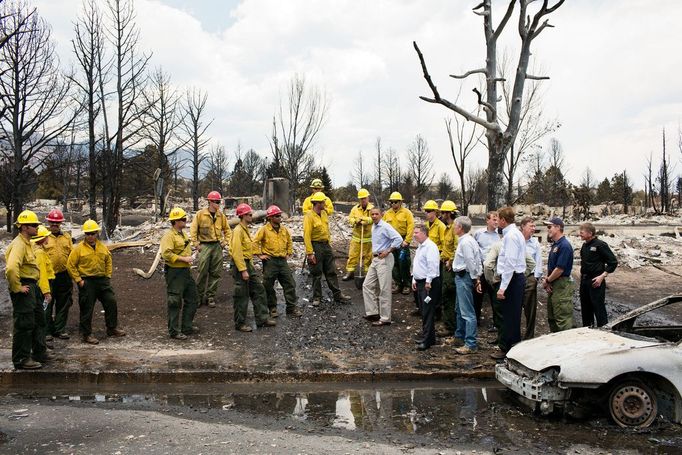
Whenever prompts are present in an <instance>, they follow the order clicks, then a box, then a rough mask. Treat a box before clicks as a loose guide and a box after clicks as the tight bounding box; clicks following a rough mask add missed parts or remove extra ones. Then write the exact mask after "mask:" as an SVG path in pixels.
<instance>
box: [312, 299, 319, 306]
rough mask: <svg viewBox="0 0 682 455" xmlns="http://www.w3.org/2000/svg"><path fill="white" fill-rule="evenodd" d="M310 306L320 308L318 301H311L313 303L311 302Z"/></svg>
mask: <svg viewBox="0 0 682 455" xmlns="http://www.w3.org/2000/svg"><path fill="white" fill-rule="evenodd" d="M311 305H312V306H320V299H313V301H312V302H311Z"/></svg>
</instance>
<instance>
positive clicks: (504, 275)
mask: <svg viewBox="0 0 682 455" xmlns="http://www.w3.org/2000/svg"><path fill="white" fill-rule="evenodd" d="M497 213H498V215H499V219H500V221H499V223H500V227H501V228H502V236H503V237H502V248H501V249H500V256H499V258H498V259H497V273H498V275H500V277H501V279H502V281H501V282H500V289H499V290H498V291H497V296H496V297H497V300H498V301H499V302H500V306H501V307H502V327H503V333H502V336H501V337H500V349H501V350H502V354H501V356H502V355H503V354H506V352H507V351H508V350H509V349H511V348H512V346H514V345H515V344H516V343H518V342H519V341H521V309H522V305H523V292H524V289H525V287H526V275H525V274H524V272H525V271H526V239H524V238H523V234H521V231H519V230H518V228H517V227H516V224H514V216H515V213H514V209H512V208H511V207H504V208H502V209H500V210H499V211H498V212H497ZM501 358H502V357H501Z"/></svg>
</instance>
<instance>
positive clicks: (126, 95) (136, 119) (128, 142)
mask: <svg viewBox="0 0 682 455" xmlns="http://www.w3.org/2000/svg"><path fill="white" fill-rule="evenodd" d="M104 30H105V36H106V38H107V40H108V41H109V43H110V45H111V46H112V56H113V60H112V71H113V82H114V86H115V89H114V93H113V109H112V110H113V111H114V112H115V118H114V119H113V121H111V120H110V119H109V116H108V115H107V112H108V108H107V103H108V98H107V96H106V94H107V87H106V85H107V84H106V82H107V81H106V80H105V74H106V72H105V71H103V69H104V68H105V67H106V62H105V61H104V59H103V56H102V55H101V54H100V56H99V59H98V67H99V68H98V73H99V76H100V78H99V81H98V83H99V84H98V85H99V90H100V99H101V104H102V114H103V125H102V129H103V133H102V134H103V139H104V140H103V144H102V167H103V171H104V173H105V174H104V175H106V178H103V179H102V223H103V224H104V227H105V229H106V232H107V233H108V234H111V233H112V232H113V231H114V229H115V228H116V224H117V222H118V218H119V211H120V208H121V181H122V176H123V163H124V154H125V153H126V152H127V151H128V150H129V149H130V148H131V147H134V146H135V145H136V144H137V143H138V142H139V141H140V140H141V139H142V132H143V131H144V128H145V124H144V121H143V120H144V117H145V115H146V113H147V111H148V109H149V106H148V105H146V104H145V103H144V96H143V93H144V89H145V85H146V83H147V77H146V74H145V73H146V69H147V65H148V63H149V59H150V58H151V55H147V54H144V53H142V54H141V55H140V54H139V52H138V45H139V41H140V30H139V28H138V27H137V25H136V24H135V10H134V8H133V1H132V0H107V23H106V25H105V27H104Z"/></svg>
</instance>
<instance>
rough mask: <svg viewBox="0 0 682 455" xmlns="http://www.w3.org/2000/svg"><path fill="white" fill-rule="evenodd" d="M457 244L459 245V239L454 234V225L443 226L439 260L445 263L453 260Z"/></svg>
mask: <svg viewBox="0 0 682 455" xmlns="http://www.w3.org/2000/svg"><path fill="white" fill-rule="evenodd" d="M457 243H459V237H458V236H457V234H455V223H452V224H451V225H450V226H445V237H444V239H443V251H442V252H441V254H440V258H441V259H443V260H445V261H451V260H453V259H454V258H455V251H457Z"/></svg>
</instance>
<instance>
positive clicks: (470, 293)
mask: <svg viewBox="0 0 682 455" xmlns="http://www.w3.org/2000/svg"><path fill="white" fill-rule="evenodd" d="M470 230H471V219H470V218H469V217H467V216H460V217H457V218H456V219H455V235H457V236H458V237H459V243H458V244H457V251H456V252H455V259H454V261H453V262H452V271H453V272H455V288H456V289H457V307H456V314H457V330H456V331H455V338H456V339H457V340H458V341H459V342H463V344H464V345H463V346H461V347H459V348H457V349H455V352H457V353H458V354H462V355H467V354H471V353H473V352H475V351H476V350H477V349H478V344H477V341H476V336H477V326H478V324H477V322H476V309H475V308H474V289H475V290H476V292H481V281H480V276H481V273H482V267H483V260H482V259H481V252H480V249H479V245H478V243H477V242H476V240H475V239H474V238H473V237H472V236H471V234H469V231H470Z"/></svg>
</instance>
